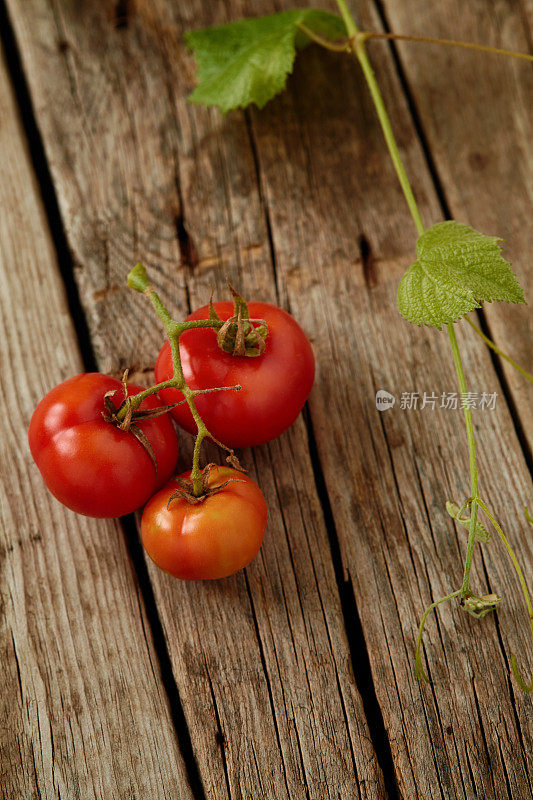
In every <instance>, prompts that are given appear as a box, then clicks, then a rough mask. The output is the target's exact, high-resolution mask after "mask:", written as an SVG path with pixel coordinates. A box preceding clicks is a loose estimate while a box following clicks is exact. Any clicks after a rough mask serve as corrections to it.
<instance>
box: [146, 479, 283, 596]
mask: <svg viewBox="0 0 533 800" xmlns="http://www.w3.org/2000/svg"><path fill="white" fill-rule="evenodd" d="M189 476H190V472H185V473H183V474H182V475H179V476H178V477H177V478H173V479H172V480H170V481H169V482H168V483H167V485H166V486H165V487H164V488H163V489H161V491H159V492H158V493H157V494H155V495H154V496H153V497H152V498H151V499H150V500H149V501H148V503H147V505H146V507H145V509H144V511H143V515H142V520H141V537H142V542H143V545H144V547H145V548H146V552H147V553H148V555H149V556H150V558H151V559H152V561H153V562H154V563H155V564H157V566H158V567H161V569H163V570H165V572H168V573H170V574H171V575H173V576H174V577H175V578H182V579H183V580H197V579H214V578H226V577H227V576H228V575H233V573H234V572H237V571H238V570H240V569H242V568H243V567H245V566H246V565H247V564H249V563H250V561H251V560H252V558H253V557H254V556H255V555H256V553H257V552H258V551H259V548H260V547H261V544H262V542H263V535H264V532H265V527H266V523H267V507H266V503H265V498H264V496H263V493H262V491H261V489H260V488H259V487H258V486H257V484H256V483H254V481H253V480H252V479H251V478H249V477H248V476H247V475H245V474H244V473H242V472H238V471H237V470H234V469H231V468H230V467H212V469H211V472H210V474H209V479H208V487H209V488H212V487H214V486H220V485H221V484H222V483H224V482H225V481H227V480H228V479H231V482H230V483H228V484H227V486H225V487H224V488H223V489H221V490H220V491H219V492H217V493H216V494H212V495H210V496H208V497H206V498H205V499H204V500H203V501H202V502H201V503H198V504H194V505H193V504H191V503H189V502H188V501H187V500H186V499H184V498H177V499H175V500H171V501H170V504H169V499H170V497H171V496H172V494H173V493H174V492H175V491H176V490H177V489H178V488H179V487H178V483H177V482H178V480H180V479H183V478H188V477H189ZM167 505H168V508H167Z"/></svg>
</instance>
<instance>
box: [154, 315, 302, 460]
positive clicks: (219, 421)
mask: <svg viewBox="0 0 533 800" xmlns="http://www.w3.org/2000/svg"><path fill="white" fill-rule="evenodd" d="M213 305H214V308H215V311H216V312H217V314H218V315H219V317H220V318H221V319H223V320H227V319H229V317H231V316H232V315H233V314H234V306H233V303H232V302H220V303H214V304H213ZM248 309H249V312H250V317H251V318H255V319H264V320H265V321H266V323H267V325H268V336H267V338H266V350H265V352H264V353H263V354H262V355H259V356H256V357H255V358H249V357H246V356H234V355H231V354H230V353H226V352H224V351H223V350H221V348H220V347H219V346H218V344H217V334H216V331H214V330H212V329H210V328H196V329H191V330H188V331H185V332H184V333H183V334H182V335H181V337H180V340H179V341H180V354H181V362H182V367H183V374H184V376H185V380H186V382H187V384H188V385H189V387H190V388H191V389H210V388H212V387H213V386H233V385H236V384H240V386H241V387H242V388H241V390H240V391H226V392H213V393H212V394H206V395H198V396H197V397H196V406H197V408H198V412H199V414H200V416H201V417H202V419H203V421H204V422H205V424H206V426H207V428H208V429H209V431H210V432H211V433H212V434H213V436H215V437H216V438H217V439H219V440H220V441H221V442H223V443H224V444H226V445H228V447H251V446H253V445H259V444H264V443H265V442H268V441H270V440H271V439H275V438H276V436H279V435H280V434H281V433H283V431H285V430H286V429H287V428H288V427H289V426H290V425H292V423H293V422H294V420H295V419H296V417H297V416H298V414H299V413H300V411H301V409H302V407H303V404H304V403H305V401H306V400H307V397H308V395H309V392H310V391H311V388H312V386H313V381H314V377H315V359H314V356H313V351H312V348H311V344H310V342H309V340H308V339H307V337H306V335H305V333H304V332H303V330H302V329H301V327H300V326H299V325H298V323H297V322H296V320H295V319H293V318H292V317H291V316H290V314H287V312H286V311H284V310H283V309H281V308H278V307H277V306H273V305H271V304H270V303H249V304H248ZM208 318H209V306H202V308H199V309H198V310H197V311H195V312H194V313H192V314H190V315H189V316H188V317H187V321H188V320H196V319H208ZM172 375H173V370H172V356H171V352H170V345H169V343H168V342H165V344H164V345H163V347H162V348H161V352H160V353H159V356H158V358H157V361H156V365H155V378H156V381H157V382H158V383H161V382H162V381H166V380H168V379H169V378H171V377H172ZM159 396H160V397H161V399H162V400H163V402H164V403H169V404H170V403H175V402H177V401H179V400H181V399H182V394H181V392H179V391H178V390H177V389H164V390H162V391H161V392H160V393H159ZM171 413H172V415H173V416H174V418H175V419H176V421H177V422H178V424H179V425H180V426H181V427H182V428H185V430H187V431H189V432H190V433H195V432H196V425H195V422H194V420H193V417H192V415H191V412H190V411H189V408H188V407H187V405H186V404H185V403H184V404H183V405H180V406H178V407H177V408H174V409H172V411H171Z"/></svg>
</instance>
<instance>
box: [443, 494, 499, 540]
mask: <svg viewBox="0 0 533 800" xmlns="http://www.w3.org/2000/svg"><path fill="white" fill-rule="evenodd" d="M446 511H447V512H448V514H449V515H450V517H453V518H454V520H455V521H456V522H458V523H459V525H462V526H463V528H466V530H467V531H468V532H470V517H464V516H463V515H462V514H460V511H461V509H460V508H459V506H458V505H457V503H454V502H452V501H451V500H447V501H446ZM475 538H476V542H483V543H486V542H488V541H489V540H490V532H489V531H488V530H487V529H486V528H485V526H484V525H482V524H481V522H478V521H477V520H476V533H475Z"/></svg>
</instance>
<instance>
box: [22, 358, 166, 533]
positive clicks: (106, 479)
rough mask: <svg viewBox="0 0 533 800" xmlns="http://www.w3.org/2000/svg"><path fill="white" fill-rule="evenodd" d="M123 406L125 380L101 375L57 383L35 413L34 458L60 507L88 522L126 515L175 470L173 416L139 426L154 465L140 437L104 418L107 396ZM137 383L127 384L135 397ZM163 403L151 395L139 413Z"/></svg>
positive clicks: (32, 429) (32, 431)
mask: <svg viewBox="0 0 533 800" xmlns="http://www.w3.org/2000/svg"><path fill="white" fill-rule="evenodd" d="M111 390H116V393H115V395H114V396H113V397H111V400H112V401H113V402H114V404H115V406H116V407H117V408H118V406H119V405H120V403H121V402H122V399H123V392H122V386H121V383H120V381H118V380H116V379H115V378H111V377H110V376H108V375H101V374H100V373H98V372H92V373H91V372H90V373H85V374H83V375H77V376H76V377H74V378H70V379H69V380H67V381H64V382H63V383H60V384H59V386H56V387H55V388H54V389H52V391H51V392H49V393H48V394H47V395H46V397H44V398H43V399H42V400H41V402H40V403H39V405H38V406H37V408H36V409H35V411H34V413H33V416H32V418H31V422H30V429H29V444H30V450H31V454H32V456H33V458H34V461H35V463H36V464H37V466H38V467H39V469H40V471H41V474H42V476H43V478H44V482H45V483H46V485H47V486H48V488H49V489H50V491H51V492H52V494H53V495H54V496H55V497H57V499H58V500H59V501H60V502H61V503H63V505H65V506H67V507H68V508H71V509H72V510H73V511H77V512H78V514H85V515H86V516H89V517H121V516H122V515H123V514H129V513H130V512H132V511H135V509H137V508H139V506H142V505H143V503H145V502H146V501H147V500H148V498H149V497H150V496H151V495H152V494H153V493H154V492H155V491H156V490H157V489H159V488H160V487H161V486H163V484H164V483H166V481H168V479H169V478H170V476H171V475H172V473H173V472H174V469H175V466H176V461H177V460H178V439H177V436H176V431H175V430H174V427H173V425H172V420H171V419H170V417H169V416H168V414H163V415H161V416H160V417H155V418H154V419H148V420H144V421H142V420H139V421H138V422H137V423H136V424H137V425H138V427H139V428H140V429H141V430H142V431H143V433H144V434H145V435H146V437H147V438H148V441H149V442H150V444H151V446H152V449H153V451H154V453H155V457H156V460H157V475H156V471H155V467H154V464H153V462H152V460H151V458H150V456H149V454H148V453H147V451H146V449H145V448H144V447H143V446H142V444H141V443H140V442H139V441H138V440H137V439H136V438H135V436H134V435H133V434H132V433H130V432H126V431H121V430H119V429H118V428H116V427H115V426H114V425H112V424H111V423H109V422H106V421H105V420H104V419H103V418H102V412H103V411H104V410H105V406H104V395H105V393H106V392H109V391H111ZM140 391H141V387H140V386H133V385H130V386H128V394H137V393H138V392H140ZM160 405H161V403H160V402H159V400H158V399H157V398H156V397H153V396H151V397H147V398H146V399H145V400H143V402H142V404H141V408H142V409H149V408H157V407H159V406H160Z"/></svg>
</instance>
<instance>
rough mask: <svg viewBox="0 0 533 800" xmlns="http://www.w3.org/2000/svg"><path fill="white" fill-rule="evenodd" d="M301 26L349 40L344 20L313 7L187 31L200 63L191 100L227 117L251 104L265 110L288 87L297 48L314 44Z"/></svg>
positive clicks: (188, 40) (321, 33)
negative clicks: (286, 85)
mask: <svg viewBox="0 0 533 800" xmlns="http://www.w3.org/2000/svg"><path fill="white" fill-rule="evenodd" d="M300 23H302V24H304V25H305V26H306V27H307V28H309V29H310V30H312V31H313V33H317V34H319V35H320V36H323V37H325V38H339V37H341V36H346V28H345V26H344V23H343V22H342V20H341V18H340V17H338V16H337V15H335V14H330V13H329V12H327V11H319V10H318V9H313V8H302V9H296V10H294V11H282V12H280V13H279V14H271V15H269V16H267V17H257V18H255V19H243V20H239V21H238V22H230V23H229V24H228V25H221V26H219V27H215V28H205V29H204V30H198V31H191V32H190V33H187V34H186V36H185V41H186V43H187V45H188V46H189V47H190V48H191V49H192V50H193V51H194V55H195V58H196V63H197V65H198V86H197V87H196V89H195V90H194V91H193V92H192V94H191V95H190V96H189V100H191V101H192V102H193V103H203V104H205V105H207V106H213V105H214V106H219V107H220V109H221V110H222V113H224V114H225V113H226V111H229V110H230V109H232V108H239V107H240V108H245V107H246V106H247V105H249V104H250V103H255V104H256V105H257V106H259V108H263V106H264V105H265V103H267V102H268V101H269V100H270V99H271V98H272V97H274V95H276V94H278V93H279V92H281V91H282V90H283V89H284V88H285V83H286V81H287V75H289V73H290V72H292V67H293V64H294V59H295V56H296V48H297V47H305V46H306V45H307V44H309V43H310V41H311V40H310V39H309V38H308V37H307V36H306V35H305V34H304V33H303V31H301V30H300V28H299V27H298V25H299V24H300Z"/></svg>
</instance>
